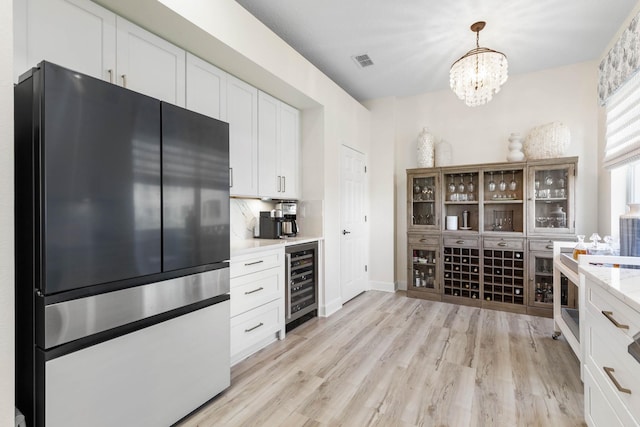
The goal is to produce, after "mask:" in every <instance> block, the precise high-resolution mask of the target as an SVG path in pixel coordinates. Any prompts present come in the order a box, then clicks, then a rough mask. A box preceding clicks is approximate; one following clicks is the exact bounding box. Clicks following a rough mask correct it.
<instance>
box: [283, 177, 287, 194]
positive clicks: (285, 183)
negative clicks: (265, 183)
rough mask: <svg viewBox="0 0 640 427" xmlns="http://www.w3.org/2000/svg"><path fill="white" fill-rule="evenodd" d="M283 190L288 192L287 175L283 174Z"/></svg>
mask: <svg viewBox="0 0 640 427" xmlns="http://www.w3.org/2000/svg"><path fill="white" fill-rule="evenodd" d="M282 192H283V193H286V192H287V177H286V176H284V175H282Z"/></svg>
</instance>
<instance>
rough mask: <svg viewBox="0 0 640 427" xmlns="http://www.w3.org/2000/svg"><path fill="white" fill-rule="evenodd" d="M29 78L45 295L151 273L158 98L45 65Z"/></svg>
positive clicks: (157, 260)
mask: <svg viewBox="0 0 640 427" xmlns="http://www.w3.org/2000/svg"><path fill="white" fill-rule="evenodd" d="M34 77H35V78H36V80H35V84H36V87H38V88H39V89H40V94H41V96H40V97H38V96H36V102H40V105H42V110H41V113H40V114H41V117H40V123H41V124H42V128H41V133H40V139H39V144H40V150H41V154H42V156H41V159H40V162H41V166H40V168H41V171H42V172H41V177H40V204H41V215H42V220H43V235H42V246H43V249H42V250H43V252H44V254H43V255H44V257H43V260H46V261H43V262H45V265H44V271H45V278H44V279H45V280H44V288H45V289H44V290H45V293H46V294H52V293H57V292H61V291H67V290H71V289H76V288H80V287H85V286H90V285H95V284H99V283H105V282H111V281H116V280H122V279H127V278H131V277H136V276H141V275H146V274H152V273H157V272H160V271H161V252H160V251H161V245H160V241H161V220H160V214H161V212H160V204H161V194H160V193H161V181H160V179H161V177H160V102H159V101H158V100H155V99H153V98H150V97H147V96H144V95H140V94H137V93H135V92H132V91H129V90H126V89H122V88H119V87H117V86H114V85H111V84H109V83H106V82H103V81H101V80H97V79H94V78H90V77H87V76H84V75H81V74H78V73H75V72H72V71H70V70H66V69H64V68H61V67H57V66H55V65H53V64H49V63H44V65H43V68H42V70H40V72H39V73H36V74H35V75H34ZM38 99H39V100H40V101H38ZM37 143H38V141H36V144H37Z"/></svg>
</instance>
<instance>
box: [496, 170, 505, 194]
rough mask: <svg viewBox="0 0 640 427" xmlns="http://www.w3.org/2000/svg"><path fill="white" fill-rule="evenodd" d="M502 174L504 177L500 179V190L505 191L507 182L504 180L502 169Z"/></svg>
mask: <svg viewBox="0 0 640 427" xmlns="http://www.w3.org/2000/svg"><path fill="white" fill-rule="evenodd" d="M500 176H501V177H502V178H501V179H500V184H498V188H500V191H504V190H506V189H507V183H506V182H504V171H500Z"/></svg>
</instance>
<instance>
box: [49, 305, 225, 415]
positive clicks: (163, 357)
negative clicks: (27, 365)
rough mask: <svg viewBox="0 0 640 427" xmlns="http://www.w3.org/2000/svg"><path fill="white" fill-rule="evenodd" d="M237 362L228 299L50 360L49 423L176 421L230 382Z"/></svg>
mask: <svg viewBox="0 0 640 427" xmlns="http://www.w3.org/2000/svg"><path fill="white" fill-rule="evenodd" d="M229 366H230V364H229V300H226V301H224V302H220V303H218V304H215V305H212V306H208V307H205V308H202V309H200V310H197V311H193V312H190V313H188V314H185V315H183V316H180V317H176V318H173V319H171V320H168V321H166V322H162V323H158V324H156V325H153V326H150V327H148V328H145V329H141V330H139V331H136V332H133V333H131V334H127V335H123V336H120V337H118V338H115V339H113V340H110V341H105V342H102V343H100V344H97V345H95V346H92V347H88V348H85V349H82V350H80V351H77V352H74V353H70V354H67V355H65V356H61V357H58V358H56V359H53V360H50V361H48V362H46V364H45V416H46V418H45V419H46V425H47V426H48V427H58V426H60V427H75V426H78V427H86V426H94V427H111V426H125V425H130V426H133V425H135V426H139V427H144V426H149V427H155V426H161V425H171V424H173V423H175V422H176V421H178V420H179V419H181V418H182V417H184V416H185V415H187V414H189V413H190V412H191V411H193V410H195V409H197V408H198V407H199V406H200V405H202V404H203V403H205V402H207V401H208V400H209V399H211V398H212V397H214V396H215V395H217V394H218V393H220V392H221V391H222V390H224V389H225V388H227V387H228V386H229V384H230V367H229Z"/></svg>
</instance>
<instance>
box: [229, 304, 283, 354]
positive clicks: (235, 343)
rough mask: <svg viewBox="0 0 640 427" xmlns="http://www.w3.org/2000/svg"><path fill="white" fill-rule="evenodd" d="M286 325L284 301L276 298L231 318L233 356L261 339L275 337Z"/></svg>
mask: <svg viewBox="0 0 640 427" xmlns="http://www.w3.org/2000/svg"><path fill="white" fill-rule="evenodd" d="M283 325H284V301H283V300H275V301H272V302H270V303H267V304H265V305H262V306H260V307H258V308H256V309H253V310H250V311H247V312H246V313H243V314H240V315H239V316H235V317H233V318H232V319H231V358H232V359H236V357H235V356H236V355H238V354H240V353H243V352H244V351H245V350H247V349H248V348H250V347H251V346H253V345H255V344H257V343H259V342H260V341H262V340H264V339H267V338H270V337H271V336H273V337H274V339H275V334H276V332H278V331H280V330H281V328H282V327H283Z"/></svg>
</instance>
